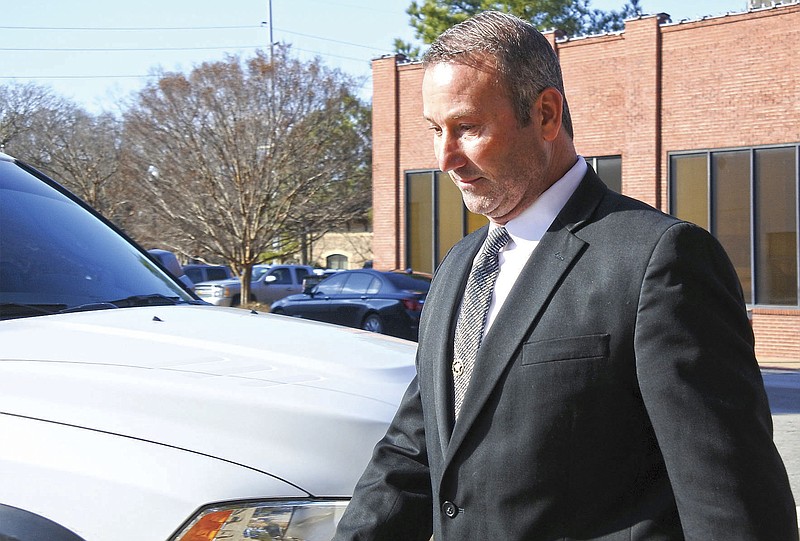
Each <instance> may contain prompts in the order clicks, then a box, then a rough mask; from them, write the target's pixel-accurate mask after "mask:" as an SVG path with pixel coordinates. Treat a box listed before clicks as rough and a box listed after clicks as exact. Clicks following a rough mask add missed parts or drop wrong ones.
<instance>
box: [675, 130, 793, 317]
mask: <svg viewBox="0 0 800 541" xmlns="http://www.w3.org/2000/svg"><path fill="white" fill-rule="evenodd" d="M780 149H794V192H795V193H794V195H795V201H794V205H795V209H794V210H795V214H794V217H793V218H794V227H795V247H794V248H795V273H796V277H797V279H796V282H797V283H796V293H795V298H796V303H795V304H766V303H763V302H758V300H759V295H760V294H762V292H760V291H759V289H758V287H759V283H760V282H759V279H760V274H761V272H762V271H763V270H764V269H762V268H759V262H758V260H757V259H758V255H757V254H758V250H757V243H758V242H760V241H759V239H758V236H757V235H758V233H759V227H760V222H759V219H760V216H759V204H758V193H757V191H758V190H757V186H756V184H757V182H758V179H757V178H756V177H757V171H756V154H757V152H758V151H763V150H780ZM729 152H747V153H748V154H749V167H750V171H749V175H750V178H749V194H748V196H749V200H750V213H749V214H750V223H749V236H750V246H749V252H750V289H749V291H748V292H747V293H748V294H749V298H750V302H748V303H747V305H748V306H750V307H753V306H758V307H767V308H788V309H798V308H800V143H783V144H775V145H753V146H735V147H721V148H704V149H692V150H676V151H669V152H667V205H668V208H667V212H668V213H670V214H672V215H673V216H674V215H675V214H674V212H675V208H676V201H675V197H676V194H675V191H676V189H675V182H676V178H675V172H674V169H673V159H674V158H680V157H694V156H703V155H704V156H705V158H706V160H705V161H706V171H705V172H706V195H707V201H708V203H707V207H706V209H707V210H706V214H707V215H706V223H707V224H708V228H707V230H708V231H709V232H710V233H711V234H712V235H713V236H714V237H715V238H717V231H716V229H717V226H716V221H715V219H714V218H715V217H716V212H717V206H718V202H717V201H716V200H715V193H714V190H715V182H716V179H715V178H714V177H713V165H714V163H713V157H714V154H722V153H729Z"/></svg>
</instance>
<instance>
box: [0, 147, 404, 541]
mask: <svg viewBox="0 0 800 541" xmlns="http://www.w3.org/2000/svg"><path fill="white" fill-rule="evenodd" d="M43 216H44V217H47V219H42V217H43ZM51 269H57V271H58V272H57V273H52V274H51ZM0 336H2V347H1V348H0V434H2V444H0V479H2V482H0V539H12V538H14V539H21V540H24V539H47V540H48V541H67V540H69V541H81V540H83V541H107V540H112V539H113V540H115V541H142V540H169V541H187V540H198V539H226V540H229V541H245V540H252V539H274V540H278V539H285V540H288V539H293V540H296V541H303V540H304V541H320V540H323V539H324V540H326V541H327V540H329V539H330V538H331V536H332V533H333V529H334V528H335V524H336V522H337V520H338V518H339V517H340V515H341V513H342V511H343V509H344V508H345V506H346V505H347V502H348V497H349V495H350V493H351V491H352V489H353V487H354V485H355V483H356V481H357V479H358V477H359V476H360V474H361V472H362V470H363V468H364V466H365V464H366V463H367V461H368V460H369V457H370V454H371V451H372V448H373V446H374V443H375V442H376V441H377V440H378V439H379V438H380V437H381V436H382V435H383V433H384V432H385V430H386V428H387V426H388V423H389V422H390V420H391V418H392V416H393V415H394V413H395V410H396V408H397V405H398V403H399V401H400V399H401V396H402V394H403V392H404V390H405V388H406V386H407V385H408V382H409V381H410V380H411V379H412V378H413V375H414V365H413V356H414V345H413V344H410V343H408V342H405V341H402V340H396V339H391V338H388V337H381V336H378V335H374V334H372V333H365V332H363V331H354V330H351V329H344V328H337V327H333V326H328V325H322V324H319V323H314V322H306V321H299V320H295V319H291V318H285V317H277V316H273V315H271V314H258V313H254V312H251V311H245V310H238V309H233V308H220V307H216V306H209V305H208V304H207V303H205V302H202V301H200V300H199V299H197V298H196V297H195V296H194V295H193V294H192V293H191V292H190V291H188V290H186V289H185V288H184V287H182V286H181V285H180V284H178V283H177V282H176V280H175V279H174V278H173V277H172V276H171V275H170V274H169V273H167V272H166V271H164V270H163V269H162V267H161V266H159V265H157V264H156V263H155V262H154V260H153V259H152V258H151V257H150V256H149V255H148V254H147V252H146V251H145V250H143V249H142V248H140V247H139V246H137V245H136V244H134V243H133V242H132V241H131V240H130V239H128V238H126V237H125V236H124V234H122V233H121V232H120V231H119V230H117V229H116V228H115V227H114V226H113V225H112V224H110V223H109V222H108V221H106V220H105V219H104V218H102V217H101V216H100V215H99V214H97V213H95V212H94V211H93V210H92V209H90V208H89V207H88V206H87V205H85V204H84V203H83V202H81V201H79V200H78V199H77V198H76V197H75V196H73V195H72V194H70V193H69V192H68V191H66V190H65V189H64V188H63V187H61V186H59V185H58V184H57V183H56V182H54V181H52V180H50V179H48V178H47V177H45V176H44V175H42V174H41V173H39V172H37V171H35V170H33V169H31V168H29V167H27V166H26V165H24V164H21V163H19V162H17V161H15V160H14V159H12V158H10V157H8V156H6V155H4V154H0Z"/></svg>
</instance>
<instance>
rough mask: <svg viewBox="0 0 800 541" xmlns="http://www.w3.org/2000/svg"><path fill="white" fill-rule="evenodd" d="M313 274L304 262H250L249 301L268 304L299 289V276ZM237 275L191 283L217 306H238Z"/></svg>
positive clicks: (301, 289) (238, 285)
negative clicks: (251, 269)
mask: <svg viewBox="0 0 800 541" xmlns="http://www.w3.org/2000/svg"><path fill="white" fill-rule="evenodd" d="M313 274H314V269H313V268H311V267H309V266H307V265H254V266H253V276H252V280H251V281H250V302H260V303H263V304H266V305H270V304H272V303H273V302H275V301H277V300H278V299H282V298H283V297H286V296H287V295H293V294H295V293H302V292H303V279H304V278H305V277H306V276H309V275H312V276H313ZM241 289H242V286H241V282H240V281H239V279H238V278H231V279H229V280H212V281H210V282H200V283H199V284H195V293H197V295H198V296H199V297H200V298H201V299H203V300H204V301H206V302H209V303H211V304H214V305H217V306H238V305H239V304H241V302H242V297H241Z"/></svg>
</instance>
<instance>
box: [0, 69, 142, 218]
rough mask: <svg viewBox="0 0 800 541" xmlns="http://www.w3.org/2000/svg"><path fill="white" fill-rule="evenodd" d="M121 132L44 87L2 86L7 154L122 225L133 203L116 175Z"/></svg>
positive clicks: (0, 111)
mask: <svg viewBox="0 0 800 541" xmlns="http://www.w3.org/2000/svg"><path fill="white" fill-rule="evenodd" d="M120 132H121V125H120V122H119V121H118V120H117V119H116V118H114V117H113V116H111V115H109V114H102V115H99V116H94V115H91V114H89V113H88V112H86V111H85V110H84V109H82V108H80V107H78V106H77V105H76V104H74V103H73V102H71V101H69V100H67V99H64V98H61V97H59V96H57V95H55V94H53V93H52V92H51V91H50V90H49V89H48V88H46V87H41V86H38V85H33V84H26V85H9V86H6V87H0V141H1V142H2V143H3V145H4V146H5V147H6V149H7V150H8V152H11V153H13V154H14V155H15V156H16V157H18V158H20V159H22V160H24V161H27V162H28V163H30V164H31V165H33V166H34V167H37V168H38V169H40V170H42V171H43V172H44V173H46V174H48V175H51V176H52V177H54V178H56V179H58V180H59V182H62V183H63V184H64V185H65V186H66V187H67V188H69V189H70V190H72V191H73V192H75V193H76V194H77V195H78V196H80V197H81V198H83V199H84V200H86V201H87V202H88V203H89V204H90V205H92V206H93V207H94V208H95V209H97V210H98V211H99V212H100V213H102V214H103V215H105V216H106V217H107V218H109V219H112V220H114V221H117V222H118V223H121V222H124V221H125V218H126V215H127V214H128V212H127V211H126V209H127V208H128V206H129V201H130V198H129V197H128V196H127V194H126V186H125V184H124V183H123V182H122V180H121V178H120V175H119V172H118V170H119V151H120ZM121 225H124V224H123V223H121Z"/></svg>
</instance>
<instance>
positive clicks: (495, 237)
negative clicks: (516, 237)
mask: <svg viewBox="0 0 800 541" xmlns="http://www.w3.org/2000/svg"><path fill="white" fill-rule="evenodd" d="M510 240H511V235H509V234H508V230H506V228H505V227H502V226H501V227H495V228H493V229H490V230H489V235H488V236H487V237H486V240H485V241H484V243H483V253H484V254H485V255H489V254H497V253H499V252H500V250H502V249H503V247H504V246H505V245H506V244H508V241H510Z"/></svg>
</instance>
